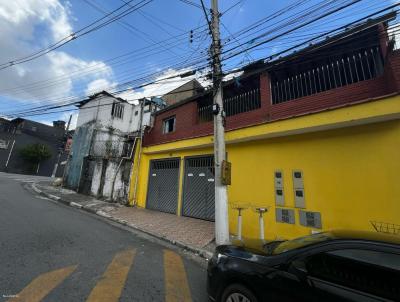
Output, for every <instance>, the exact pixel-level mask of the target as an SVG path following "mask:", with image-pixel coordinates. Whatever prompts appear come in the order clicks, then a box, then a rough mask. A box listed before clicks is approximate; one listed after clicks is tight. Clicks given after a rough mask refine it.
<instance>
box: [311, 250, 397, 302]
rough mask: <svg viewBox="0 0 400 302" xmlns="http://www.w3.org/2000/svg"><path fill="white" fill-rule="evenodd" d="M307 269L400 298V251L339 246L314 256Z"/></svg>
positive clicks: (354, 286) (314, 274) (370, 291)
mask: <svg viewBox="0 0 400 302" xmlns="http://www.w3.org/2000/svg"><path fill="white" fill-rule="evenodd" d="M306 269H307V271H308V273H309V275H310V276H311V277H316V278H318V279H322V280H325V281H329V282H332V283H335V284H338V285H341V286H345V287H347V288H351V289H355V290H358V291H361V292H364V293H368V294H372V295H375V296H378V297H384V298H387V299H396V300H397V299H399V298H400V287H399V284H400V254H393V253H387V252H381V251H372V250H365V249H344V250H337V251H332V252H325V253H319V254H316V255H314V256H311V257H310V258H308V259H307V260H306Z"/></svg>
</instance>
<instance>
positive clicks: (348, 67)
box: [271, 47, 383, 104]
mask: <svg viewBox="0 0 400 302" xmlns="http://www.w3.org/2000/svg"><path fill="white" fill-rule="evenodd" d="M382 73H383V59H382V55H381V52H380V49H379V47H372V48H368V49H363V50H362V51H353V52H351V53H347V54H345V55H343V56H341V57H340V58H335V59H332V60H329V61H328V62H325V63H323V64H319V65H317V67H314V68H313V69H308V70H305V71H302V72H297V73H293V74H290V75H289V76H288V77H287V78H285V79H279V80H277V79H274V77H272V81H271V87H272V103H273V104H279V103H283V102H286V101H290V100H293V99H297V98H301V97H304V96H309V95H312V94H316V93H319V92H323V91H327V90H330V89H334V88H338V87H342V86H345V85H349V84H353V83H357V82H361V81H365V80H369V79H372V78H375V77H377V76H379V75H381V74H382Z"/></svg>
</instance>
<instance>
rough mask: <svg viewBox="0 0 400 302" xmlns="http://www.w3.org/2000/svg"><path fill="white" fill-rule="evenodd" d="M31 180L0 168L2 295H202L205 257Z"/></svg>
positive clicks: (183, 297)
mask: <svg viewBox="0 0 400 302" xmlns="http://www.w3.org/2000/svg"><path fill="white" fill-rule="evenodd" d="M34 180H35V177H31V176H21V175H11V174H4V173H0V301H29V302H35V301H57V302H58V301H107V302H112V301H207V295H206V292H205V278H206V271H205V263H201V262H199V261H198V260H194V259H191V257H190V256H188V255H185V254H183V253H182V252H181V251H179V250H178V249H174V247H170V246H167V245H166V244H163V243H161V242H157V241H154V240H148V239H146V238H143V237H140V236H138V235H135V234H134V233H131V232H129V231H127V230H124V229H121V228H120V227H117V226H114V225H111V224H110V223H108V222H106V221H104V220H102V219H100V218H98V217H97V216H92V215H91V214H88V213H85V212H81V211H79V210H77V209H74V208H70V207H65V206H63V205H59V204H55V203H53V202H51V201H49V200H46V199H44V198H42V197H39V196H36V195H35V194H34V193H33V192H31V191H28V190H26V189H24V188H23V185H24V183H25V182H29V181H34ZM13 295H17V298H12V296H13Z"/></svg>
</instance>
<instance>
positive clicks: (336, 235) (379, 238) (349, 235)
mask: <svg viewBox="0 0 400 302" xmlns="http://www.w3.org/2000/svg"><path fill="white" fill-rule="evenodd" d="M320 234H324V235H325V236H326V237H330V238H331V239H332V240H363V241H374V242H380V243H387V244H396V245H400V234H399V235H394V234H388V233H382V232H371V231H357V230H342V229H336V230H330V231H326V232H321V233H320ZM315 235H317V234H315ZM309 236H313V235H309ZM299 238H300V237H299ZM293 239H296V238H293ZM289 241H290V240H289ZM266 243H268V240H267V241H262V240H260V239H243V240H234V241H233V242H232V244H233V245H235V246H238V247H244V248H246V249H248V250H249V251H253V252H258V253H261V254H266V251H265V250H264V248H263V247H264V245H265V244H266Z"/></svg>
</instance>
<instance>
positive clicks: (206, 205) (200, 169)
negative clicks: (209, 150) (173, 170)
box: [182, 155, 215, 220]
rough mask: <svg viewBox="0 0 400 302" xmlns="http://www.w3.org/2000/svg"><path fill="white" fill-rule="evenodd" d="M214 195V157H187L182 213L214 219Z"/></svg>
mask: <svg viewBox="0 0 400 302" xmlns="http://www.w3.org/2000/svg"><path fill="white" fill-rule="evenodd" d="M214 196H215V192H214V157H213V156H212V155H211V156H199V157H188V158H186V159H185V178H184V188H183V207H182V214H183V215H184V216H190V217H195V218H200V219H206V220H214V211H215V209H214V207H215V197H214Z"/></svg>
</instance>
